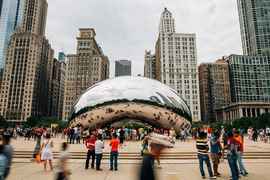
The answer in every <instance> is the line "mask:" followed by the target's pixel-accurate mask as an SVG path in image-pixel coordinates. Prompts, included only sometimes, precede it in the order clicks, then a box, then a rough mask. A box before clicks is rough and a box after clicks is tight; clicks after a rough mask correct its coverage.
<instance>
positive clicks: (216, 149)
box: [210, 131, 222, 177]
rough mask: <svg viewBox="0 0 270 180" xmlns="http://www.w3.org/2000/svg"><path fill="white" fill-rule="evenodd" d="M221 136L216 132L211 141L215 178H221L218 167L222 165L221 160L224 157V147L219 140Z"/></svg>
mask: <svg viewBox="0 0 270 180" xmlns="http://www.w3.org/2000/svg"><path fill="white" fill-rule="evenodd" d="M219 137H220V134H219V132H218V131H215V132H214V133H213V134H212V135H211V140H210V152H211V159H212V163H213V169H214V176H217V177H219V176H220V173H219V172H218V166H219V163H220V158H221V156H222V152H221V151H222V146H221V143H220V140H219Z"/></svg>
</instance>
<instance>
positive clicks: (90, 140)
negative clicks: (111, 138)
mask: <svg viewBox="0 0 270 180" xmlns="http://www.w3.org/2000/svg"><path fill="white" fill-rule="evenodd" d="M95 142H96V138H95V137H94V136H91V137H90V138H88V139H86V141H85V146H86V148H87V149H88V150H95Z"/></svg>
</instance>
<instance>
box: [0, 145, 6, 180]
mask: <svg viewBox="0 0 270 180" xmlns="http://www.w3.org/2000/svg"><path fill="white" fill-rule="evenodd" d="M7 166H8V159H7V157H6V156H5V154H4V145H0V180H4V179H6V177H5V174H6V169H7Z"/></svg>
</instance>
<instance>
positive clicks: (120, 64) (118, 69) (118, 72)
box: [115, 60, 131, 77]
mask: <svg viewBox="0 0 270 180" xmlns="http://www.w3.org/2000/svg"><path fill="white" fill-rule="evenodd" d="M118 76H131V61H129V60H119V61H115V77H118Z"/></svg>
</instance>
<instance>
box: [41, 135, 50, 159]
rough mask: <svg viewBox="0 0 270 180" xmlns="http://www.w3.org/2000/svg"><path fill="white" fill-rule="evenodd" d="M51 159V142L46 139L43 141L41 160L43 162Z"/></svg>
mask: <svg viewBox="0 0 270 180" xmlns="http://www.w3.org/2000/svg"><path fill="white" fill-rule="evenodd" d="M52 159H53V153H52V147H51V141H50V140H47V139H46V140H45V141H44V147H43V149H42V153H41V160H42V161H45V160H52Z"/></svg>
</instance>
